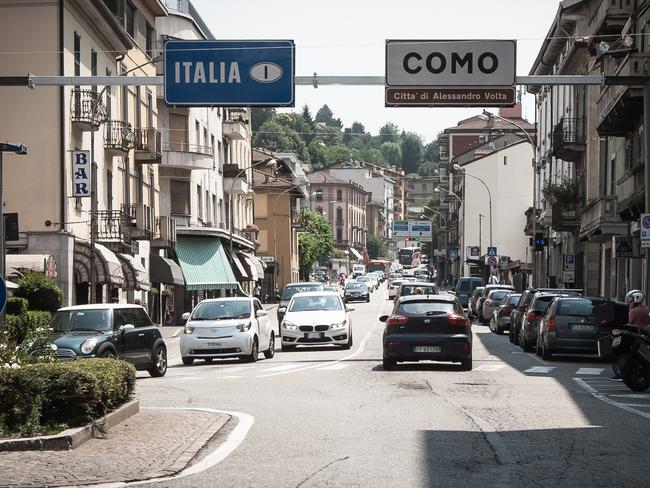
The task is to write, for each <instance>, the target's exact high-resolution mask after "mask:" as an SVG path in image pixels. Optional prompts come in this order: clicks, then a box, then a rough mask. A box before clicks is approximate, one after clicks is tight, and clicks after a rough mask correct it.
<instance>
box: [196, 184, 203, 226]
mask: <svg viewBox="0 0 650 488" xmlns="http://www.w3.org/2000/svg"><path fill="white" fill-rule="evenodd" d="M196 206H197V214H198V217H199V220H203V192H202V191H201V185H196Z"/></svg>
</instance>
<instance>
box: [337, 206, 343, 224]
mask: <svg viewBox="0 0 650 488" xmlns="http://www.w3.org/2000/svg"><path fill="white" fill-rule="evenodd" d="M336 225H343V209H342V208H341V207H339V208H337V209H336Z"/></svg>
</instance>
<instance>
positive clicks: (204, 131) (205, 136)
mask: <svg viewBox="0 0 650 488" xmlns="http://www.w3.org/2000/svg"><path fill="white" fill-rule="evenodd" d="M208 144H209V143H208V129H206V128H203V145H204V146H206V148H207V147H208ZM210 147H212V146H210Z"/></svg>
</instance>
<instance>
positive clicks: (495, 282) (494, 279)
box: [488, 274, 499, 285]
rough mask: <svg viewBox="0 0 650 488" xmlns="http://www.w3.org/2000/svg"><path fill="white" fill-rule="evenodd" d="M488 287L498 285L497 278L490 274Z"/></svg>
mask: <svg viewBox="0 0 650 488" xmlns="http://www.w3.org/2000/svg"><path fill="white" fill-rule="evenodd" d="M488 284H489V285H498V284H499V278H497V275H495V274H492V275H490V279H489V280H488Z"/></svg>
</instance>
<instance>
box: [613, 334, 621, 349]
mask: <svg viewBox="0 0 650 488" xmlns="http://www.w3.org/2000/svg"><path fill="white" fill-rule="evenodd" d="M622 341H623V338H622V337H621V336H618V337H614V339H612V347H618V346H620V345H621V342H622Z"/></svg>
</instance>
